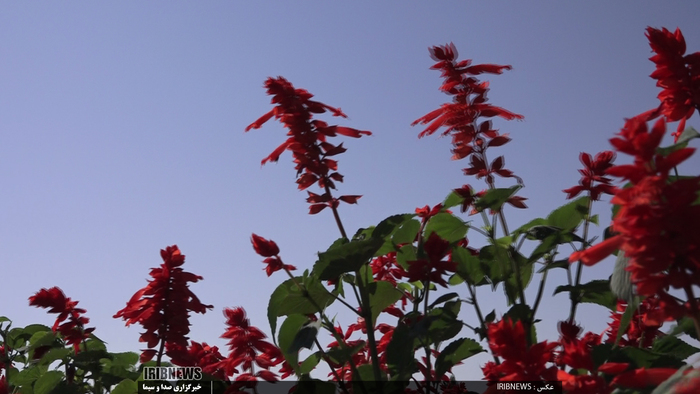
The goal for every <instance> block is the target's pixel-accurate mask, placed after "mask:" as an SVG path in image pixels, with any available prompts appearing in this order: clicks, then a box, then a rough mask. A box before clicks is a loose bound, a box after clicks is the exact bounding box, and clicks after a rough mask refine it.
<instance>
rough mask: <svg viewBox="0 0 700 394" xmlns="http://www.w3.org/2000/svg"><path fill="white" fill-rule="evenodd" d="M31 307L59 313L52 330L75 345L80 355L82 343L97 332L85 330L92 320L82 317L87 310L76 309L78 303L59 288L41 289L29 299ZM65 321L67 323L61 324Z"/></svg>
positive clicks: (68, 342) (89, 329)
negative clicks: (79, 350) (92, 333)
mask: <svg viewBox="0 0 700 394" xmlns="http://www.w3.org/2000/svg"><path fill="white" fill-rule="evenodd" d="M29 305H31V306H36V307H39V308H51V309H49V313H58V317H56V322H55V323H54V324H53V327H51V329H52V330H53V332H59V333H61V335H62V336H63V338H64V339H65V341H66V343H67V344H69V345H73V348H74V349H75V353H78V349H79V347H80V342H82V341H83V340H85V339H87V338H90V333H91V332H93V331H94V330H95V328H85V325H86V324H87V323H89V322H90V319H88V318H87V317H85V316H82V314H83V313H85V312H86V311H85V309H81V308H76V306H77V305H78V301H71V299H70V298H68V297H66V295H65V294H63V291H62V290H61V289H59V288H58V287H52V288H50V289H41V290H40V291H39V292H38V293H36V294H35V295H33V296H31V297H29ZM66 320H67V321H66ZM63 321H66V322H65V323H63V324H61V322H63Z"/></svg>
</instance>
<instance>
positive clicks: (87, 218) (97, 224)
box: [0, 1, 700, 379]
mask: <svg viewBox="0 0 700 394" xmlns="http://www.w3.org/2000/svg"><path fill="white" fill-rule="evenodd" d="M698 14H700V3H697V2H694V1H675V2H674V1H669V2H663V3H662V2H650V1H644V2H638V1H618V2H602V1H598V2H586V3H585V4H584V3H578V4H574V3H571V2H518V1H505V2H498V3H497V5H496V3H486V2H455V1H453V2H440V3H439V4H438V3H435V2H418V1H405V2H401V3H400V5H399V3H398V2H393V3H392V2H383V3H380V2H369V1H355V2H352V3H349V2H346V3H342V4H341V3H340V2H319V1H315V2H314V1H305V2H269V3H264V2H242V1H226V2H224V1H208V2H185V1H174V2H134V1H123V2H115V3H104V2H89V3H86V2H75V1H68V2H60V3H56V2H33V3H26V2H3V3H2V12H1V13H0V37H2V40H0V187H1V189H0V190H2V192H0V270H1V272H2V275H0V278H1V279H0V294H2V296H1V297H0V315H5V316H8V317H10V318H11V319H13V321H14V322H15V324H16V325H19V326H24V325H27V324H30V323H44V324H47V325H51V324H52V322H53V317H51V316H48V315H47V314H46V313H45V311H44V310H39V309H35V308H33V307H29V306H28V302H27V298H28V297H29V296H31V295H33V294H34V293H35V292H36V291H38V290H39V289H41V288H42V287H44V288H45V287H51V286H59V287H61V288H62V289H63V290H64V291H65V292H66V294H67V295H68V296H69V297H71V298H73V299H75V300H79V301H80V306H81V307H83V308H86V309H87V311H88V313H87V316H88V317H90V318H91V324H92V325H94V326H96V327H97V331H96V332H95V333H96V334H97V335H98V336H100V337H101V338H102V339H104V340H106V341H107V342H108V343H109V348H110V349H111V350H113V351H127V350H134V351H135V350H138V349H139V348H140V345H141V344H140V343H138V336H139V331H140V328H139V327H130V328H125V327H124V324H123V323H122V322H121V321H119V320H116V319H113V318H112V315H114V313H116V311H117V310H119V309H121V308H123V307H124V305H125V303H126V301H127V300H128V299H129V298H130V297H131V295H132V294H133V293H134V292H135V291H136V290H138V289H140V288H141V287H143V286H144V285H145V284H146V278H147V275H148V272H149V268H151V267H156V266H158V265H159V264H160V263H161V259H160V256H159V250H160V249H161V248H165V247H166V246H168V245H173V244H177V245H178V246H179V247H180V248H181V250H182V251H183V253H184V254H185V255H186V256H187V260H186V264H185V268H186V269H187V270H189V271H191V272H194V273H196V274H199V275H202V276H203V277H204V281H203V282H200V283H197V284H194V285H193V286H192V290H193V291H194V292H195V293H196V294H197V295H198V296H199V297H200V299H201V300H202V301H203V302H204V303H208V304H214V306H215V309H214V310H213V311H210V312H208V313H207V314H206V315H196V316H193V317H192V318H191V322H192V331H191V335H190V336H191V338H192V339H194V340H197V341H207V342H209V343H213V344H217V345H219V346H221V347H223V345H224V342H223V340H220V339H218V337H219V336H220V335H221V334H222V333H223V330H224V325H223V320H224V319H223V316H222V313H221V310H222V309H223V308H224V307H233V306H239V305H240V306H244V307H245V308H246V309H247V311H248V313H249V316H250V318H251V320H252V322H253V324H255V325H257V326H259V327H261V328H263V329H264V330H265V331H269V328H268V325H267V319H266V312H265V311H266V306H267V301H268V297H269V294H270V293H271V292H272V291H273V290H274V288H275V287H276V286H277V285H278V284H279V283H280V282H281V281H282V280H283V279H284V278H283V276H282V275H281V274H276V275H274V276H273V277H271V278H267V276H266V275H265V273H264V271H262V269H263V264H261V262H260V260H261V259H260V258H259V257H258V256H257V255H255V253H254V252H253V249H252V247H251V245H250V234H251V233H253V232H255V233H257V234H259V235H261V236H263V237H266V238H271V239H273V240H275V241H276V242H277V243H278V245H279V246H280V248H281V251H282V253H281V255H282V257H283V258H284V260H285V262H286V263H288V264H293V265H296V266H297V267H299V268H301V269H305V268H311V266H312V265H313V263H314V261H315V254H316V253H317V252H318V251H323V250H325V249H326V248H327V246H328V245H330V244H331V242H333V241H334V240H335V239H336V238H337V237H338V236H339V234H338V231H337V229H336V228H335V224H334V222H333V219H332V216H331V214H330V212H325V211H324V212H322V213H321V214H319V215H316V216H309V215H308V214H307V213H306V212H307V209H308V208H307V204H306V202H305V195H306V193H304V192H300V191H298V190H297V189H296V184H295V183H294V173H295V172H294V170H293V165H292V163H291V156H290V155H289V154H288V153H287V154H285V155H283V156H282V158H281V159H280V162H279V163H277V164H269V165H266V166H265V167H263V168H260V160H261V159H262V158H263V157H265V156H267V155H268V154H269V153H270V152H271V151H272V150H273V149H274V148H275V147H277V145H279V144H280V143H281V142H282V141H283V140H284V138H285V137H284V133H285V130H283V129H282V128H281V126H280V125H279V124H274V123H268V124H266V125H265V126H264V127H263V128H262V129H261V130H254V131H251V132H249V133H244V132H243V130H244V128H245V127H246V126H247V125H248V124H250V123H251V122H253V121H254V120H256V119H257V118H258V117H259V116H261V115H262V114H264V113H265V112H267V111H269V110H270V108H271V106H270V103H269V97H268V96H266V95H265V91H264V89H263V87H262V85H263V82H264V80H265V79H266V78H267V77H268V76H278V75H281V76H284V77H286V78H287V79H288V80H290V81H291V82H292V83H294V84H295V85H296V86H297V87H300V88H304V89H307V90H309V91H310V92H311V93H313V94H314V95H315V96H316V99H318V100H319V101H322V102H324V103H326V104H329V105H331V106H336V107H341V108H342V109H343V111H344V112H345V113H346V114H348V115H349V119H340V120H339V119H338V118H330V117H327V118H323V119H325V120H328V121H330V122H332V124H334V123H339V124H341V125H343V126H348V127H353V128H357V129H361V130H371V131H372V132H373V133H374V135H373V136H371V137H363V138H361V139H359V140H355V139H349V138H345V139H342V140H343V141H344V146H346V147H347V148H348V151H347V152H346V153H345V154H343V155H341V156H339V171H340V172H341V173H342V174H343V175H345V182H344V183H342V184H339V187H338V189H339V194H362V195H364V197H363V198H362V199H361V200H360V202H359V205H357V206H349V205H343V206H341V210H340V214H341V217H342V218H343V221H344V223H345V226H346V228H347V229H348V231H349V232H354V231H355V230H356V229H357V228H360V227H367V226H369V225H373V224H376V223H378V222H379V221H381V220H382V219H383V218H385V217H386V216H389V215H391V214H395V213H403V212H413V211H414V209H415V208H416V207H422V206H424V205H426V204H429V205H434V204H436V203H438V202H440V201H442V199H443V198H444V197H445V196H446V195H447V194H448V193H449V191H450V190H451V189H453V188H456V187H459V186H461V185H463V184H465V183H470V184H472V185H474V186H475V187H476V188H477V189H481V188H483V183H480V182H479V181H476V180H475V179H473V178H467V177H465V176H464V175H462V171H461V169H462V168H464V167H466V165H467V163H466V162H464V161H457V162H453V161H450V160H449V158H450V152H449V150H450V141H449V139H438V138H425V139H422V140H418V139H417V135H418V133H419V132H420V131H422V128H420V127H410V124H411V122H412V121H414V120H415V119H417V118H419V117H421V116H423V115H424V114H426V113H427V112H429V111H432V110H433V109H435V108H437V107H438V106H439V105H440V104H442V103H444V102H447V101H449V98H448V97H447V96H445V95H444V94H442V93H440V92H439V91H438V87H439V86H440V84H441V79H440V78H439V73H438V72H437V71H432V70H429V69H428V68H429V67H430V66H431V65H432V64H433V61H432V60H431V59H430V57H429V56H428V51H427V48H428V47H429V46H432V45H442V44H446V43H448V42H454V43H455V45H456V46H457V48H458V50H459V53H460V58H461V59H465V58H469V59H473V60H474V62H475V63H497V64H510V65H512V66H513V70H512V71H508V72H506V73H505V74H503V75H498V76H486V77H485V78H484V79H487V80H490V81H491V92H490V94H489V98H490V101H491V102H492V103H493V104H495V105H499V106H502V107H505V108H507V109H509V110H511V111H513V112H516V113H519V114H523V115H524V116H525V120H524V121H522V122H515V121H513V122H505V121H496V125H497V126H498V127H499V128H500V130H501V132H502V133H509V134H510V135H511V137H512V138H513V141H512V142H511V143H510V144H508V145H506V146H505V147H502V148H497V149H498V153H499V154H503V155H505V158H506V167H507V168H509V169H511V170H513V171H515V172H516V174H518V175H519V176H521V177H522V178H523V179H524V181H525V185H526V187H525V189H523V190H522V191H521V195H523V196H525V197H527V198H529V200H528V201H527V204H528V205H529V207H530V208H529V209H527V210H524V211H515V210H509V211H507V216H508V220H509V223H510V226H511V228H514V227H515V226H517V225H519V224H522V223H525V222H527V221H529V220H530V219H532V218H535V217H543V216H545V215H546V214H547V213H548V212H549V211H550V210H551V209H553V208H555V207H557V206H559V205H562V204H563V203H565V195H564V193H562V192H561V190H562V189H565V188H568V187H571V186H573V185H575V184H576V183H577V182H578V179H579V175H578V173H577V169H578V168H580V166H581V165H580V163H579V161H578V156H579V152H581V151H585V152H589V153H596V152H599V151H602V150H607V149H610V145H609V143H608V140H609V139H610V138H611V137H612V136H613V135H614V134H615V133H616V132H618V131H619V129H620V127H621V126H622V125H623V122H624V121H623V118H625V117H630V116H633V115H636V114H638V113H640V112H643V111H645V110H648V109H651V108H653V107H655V106H656V105H658V101H657V99H656V95H657V94H658V92H659V89H658V88H656V87H655V81H653V80H652V79H650V78H649V77H648V76H649V74H650V73H651V72H652V71H653V70H654V65H653V63H651V62H650V61H649V60H648V58H649V57H650V56H651V52H650V48H649V46H648V43H647V40H646V38H645V36H644V29H645V28H646V27H647V26H654V27H658V28H660V27H667V28H669V29H675V28H676V27H680V28H681V30H682V31H683V33H684V35H685V38H686V42H687V44H688V50H689V52H695V51H698V50H700V25H698V23H697V15H698ZM688 125H690V126H693V127H695V128H696V129H700V125H699V124H698V119H697V115H696V116H695V117H693V118H692V119H691V120H690V121H689V123H688ZM672 127H675V124H674V125H672ZM341 138H342V137H341ZM338 141H340V139H338ZM667 142H669V143H670V140H668V139H667ZM494 152H495V151H494ZM492 154H495V153H492ZM625 161H628V158H626V157H618V162H625ZM698 164H700V160H699V159H698V157H697V155H696V156H694V157H693V158H692V159H691V160H690V161H688V162H687V163H686V164H685V165H684V167H682V168H681V171H682V172H685V173H686V174H694V175H696V174H697V168H698ZM499 182H500V183H499V185H500V186H509V185H510V184H509V183H507V182H503V181H499ZM310 190H311V191H315V190H313V189H310ZM594 209H595V210H596V212H598V213H600V214H601V222H602V223H601V224H603V225H607V223H609V218H610V215H609V212H610V210H609V206H607V205H606V204H605V203H600V204H599V205H597V206H596V207H595V208H594ZM595 231H596V232H597V233H601V232H602V227H601V228H598V229H595ZM470 242H471V244H472V245H474V246H483V245H484V241H483V240H482V239H481V238H480V237H479V236H478V234H476V233H472V236H471V237H470ZM611 264H612V262H611V261H610V262H608V263H602V264H600V265H599V266H597V267H595V268H593V269H588V270H586V271H585V278H586V280H588V279H595V278H605V277H607V276H608V275H609V274H610V272H611ZM563 280H564V275H563V274H558V276H557V275H550V279H549V281H548V282H549V285H548V287H547V293H546V294H547V297H546V299H545V302H546V304H545V305H543V307H542V308H541V311H542V316H540V317H541V318H543V319H544V321H545V323H542V324H541V328H539V330H540V334H541V335H540V339H555V336H556V330H555V328H554V327H555V324H554V323H555V322H556V321H557V320H561V319H564V318H566V316H567V311H568V297H567V296H566V295H565V294H561V295H558V296H556V297H549V295H551V294H552V291H553V289H554V286H555V285H556V284H559V283H561V282H563ZM533 287H534V286H533ZM464 290H465V289H460V291H464ZM532 290H535V289H532ZM480 296H481V299H482V300H486V301H485V306H484V309H487V310H491V309H493V308H497V309H498V312H499V313H503V312H505V310H506V309H505V308H504V305H503V302H502V301H500V300H501V299H502V298H503V297H502V292H501V291H500V290H499V291H497V292H496V294H495V296H497V297H494V296H492V295H491V294H489V292H488V291H485V292H484V293H483V294H481V293H480ZM496 300H499V301H496ZM579 316H580V320H581V321H582V322H583V324H584V326H585V328H586V329H587V330H592V331H595V332H601V331H602V330H603V329H604V328H605V325H606V321H607V312H606V311H604V310H603V309H602V308H600V307H597V306H587V305H584V306H583V307H582V308H580V310H579ZM464 318H465V320H466V321H468V322H473V321H474V320H473V319H474V317H473V313H472V312H471V311H469V312H468V313H465V316H464ZM339 321H340V322H341V323H342V325H343V327H346V326H347V325H348V324H350V323H352V322H353V321H352V320H351V318H350V316H347V315H342V314H341V315H339ZM546 322H549V325H548V326H547V324H546ZM486 360H488V358H480V359H475V361H470V363H471V364H468V365H467V366H465V367H463V368H462V369H460V375H458V376H459V377H462V378H464V379H469V378H471V379H478V378H480V377H481V373H480V370H479V369H478V368H476V367H477V366H479V365H481V364H483V363H484V362H485V361H486ZM319 377H322V376H319Z"/></svg>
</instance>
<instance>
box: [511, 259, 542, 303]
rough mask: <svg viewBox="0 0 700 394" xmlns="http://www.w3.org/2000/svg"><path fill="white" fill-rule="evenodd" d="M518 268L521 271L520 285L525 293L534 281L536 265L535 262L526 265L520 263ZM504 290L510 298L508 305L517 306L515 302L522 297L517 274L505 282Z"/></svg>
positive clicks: (514, 273)
mask: <svg viewBox="0 0 700 394" xmlns="http://www.w3.org/2000/svg"><path fill="white" fill-rule="evenodd" d="M518 266H519V269H520V284H521V285H522V287H523V291H525V289H527V286H528V285H529V284H530V281H531V280H532V274H533V272H534V271H535V264H534V263H533V262H529V263H528V262H525V264H522V263H519V264H518ZM503 288H504V290H505V292H506V297H507V298H508V305H509V306H510V305H513V304H515V301H516V300H517V299H518V298H519V297H520V294H519V291H518V279H517V275H516V272H513V273H512V274H511V275H510V277H509V278H508V279H506V280H505V282H504V286H503Z"/></svg>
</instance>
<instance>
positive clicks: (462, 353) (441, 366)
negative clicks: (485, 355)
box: [435, 338, 484, 378]
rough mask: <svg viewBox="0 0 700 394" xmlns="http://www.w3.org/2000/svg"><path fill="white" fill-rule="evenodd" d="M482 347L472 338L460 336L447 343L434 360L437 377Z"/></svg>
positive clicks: (481, 350)
mask: <svg viewBox="0 0 700 394" xmlns="http://www.w3.org/2000/svg"><path fill="white" fill-rule="evenodd" d="M483 351H484V349H483V348H482V347H481V345H479V343H478V342H476V341H475V340H473V339H469V338H461V339H458V340H456V341H454V342H452V343H450V344H449V345H447V346H446V347H445V348H444V349H443V350H442V351H441V352H440V355H439V356H438V358H437V360H435V372H436V374H437V376H438V378H440V377H442V376H443V375H444V374H445V373H446V372H447V370H448V369H450V368H452V367H454V366H455V365H457V364H459V363H460V362H461V361H462V360H465V359H467V358H469V357H471V356H473V355H475V354H478V353H481V352H483Z"/></svg>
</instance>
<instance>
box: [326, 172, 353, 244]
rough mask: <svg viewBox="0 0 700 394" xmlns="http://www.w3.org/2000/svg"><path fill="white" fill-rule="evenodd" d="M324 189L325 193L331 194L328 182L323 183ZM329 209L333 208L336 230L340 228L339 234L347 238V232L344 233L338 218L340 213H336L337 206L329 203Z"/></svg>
mask: <svg viewBox="0 0 700 394" xmlns="http://www.w3.org/2000/svg"><path fill="white" fill-rule="evenodd" d="M324 187H325V189H326V193H327V194H328V195H329V196H332V194H331V188H330V187H329V186H328V183H326V184H325V185H324ZM331 209H332V210H333V217H334V218H335V224H336V225H338V230H340V235H341V236H342V237H343V238H345V239H349V238H348V235H347V233H345V227H343V222H342V221H341V220H340V215H338V208H337V207H336V206H334V205H331Z"/></svg>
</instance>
